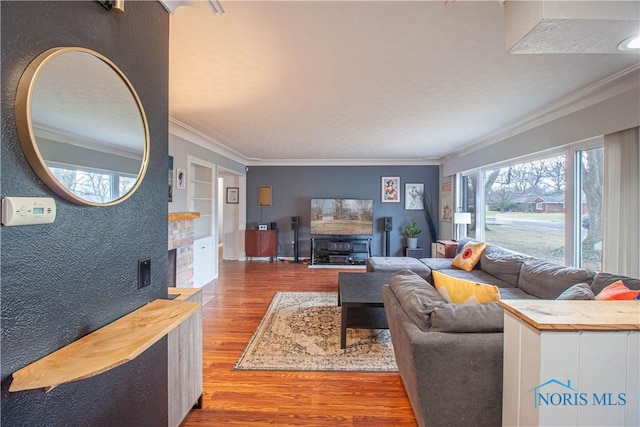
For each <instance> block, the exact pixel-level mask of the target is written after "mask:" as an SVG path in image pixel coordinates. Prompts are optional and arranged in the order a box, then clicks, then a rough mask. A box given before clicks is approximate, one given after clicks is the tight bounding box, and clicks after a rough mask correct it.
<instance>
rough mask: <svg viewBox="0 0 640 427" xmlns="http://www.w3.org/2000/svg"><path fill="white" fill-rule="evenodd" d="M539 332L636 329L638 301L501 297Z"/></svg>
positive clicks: (639, 321) (639, 311) (638, 324)
mask: <svg viewBox="0 0 640 427" xmlns="http://www.w3.org/2000/svg"><path fill="white" fill-rule="evenodd" d="M500 305H501V306H502V307H503V308H504V309H505V310H507V311H508V312H510V313H512V314H513V315H514V316H516V317H518V318H520V319H521V320H522V321H524V322H525V323H527V324H529V325H531V326H532V327H534V328H535V329H538V330H540V331H559V332H561V331H564V332H566V331H577V330H584V331H640V301H555V300H551V301H547V300H540V301H531V300H501V301H500Z"/></svg>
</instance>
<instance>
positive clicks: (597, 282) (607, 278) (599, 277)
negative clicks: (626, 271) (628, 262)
mask: <svg viewBox="0 0 640 427" xmlns="http://www.w3.org/2000/svg"><path fill="white" fill-rule="evenodd" d="M618 280H622V283H624V285H625V286H626V287H627V288H629V289H635V290H636V291H640V279H633V278H631V277H627V276H620V275H617V274H611V273H598V274H596V277H594V278H593V282H592V283H591V289H592V290H593V293H594V294H596V295H598V294H599V293H600V292H602V290H603V289H604V288H606V287H607V286H609V285H610V284H612V283H614V282H617V281H618Z"/></svg>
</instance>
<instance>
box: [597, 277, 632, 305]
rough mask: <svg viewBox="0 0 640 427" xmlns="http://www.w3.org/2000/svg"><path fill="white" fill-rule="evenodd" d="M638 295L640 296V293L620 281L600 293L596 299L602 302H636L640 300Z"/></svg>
mask: <svg viewBox="0 0 640 427" xmlns="http://www.w3.org/2000/svg"><path fill="white" fill-rule="evenodd" d="M638 295H640V291H634V290H633V289H629V288H627V287H626V286H625V285H624V283H622V280H618V281H617V282H613V283H612V284H610V285H609V286H607V287H606V288H604V289H603V290H602V291H600V293H599V294H598V295H596V299H597V300H601V301H607V300H634V299H636V298H638Z"/></svg>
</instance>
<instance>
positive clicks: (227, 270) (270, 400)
mask: <svg viewBox="0 0 640 427" xmlns="http://www.w3.org/2000/svg"><path fill="white" fill-rule="evenodd" d="M339 271H341V270H337V269H309V268H308V266H307V265H306V264H293V263H289V262H267V261H250V262H240V261H223V262H222V263H221V264H220V271H219V278H218V279H217V280H216V281H215V282H213V284H210V285H207V288H209V289H206V292H205V295H204V299H205V300H206V299H207V298H209V297H211V296H212V298H211V299H210V300H209V302H207V303H206V304H205V305H204V306H203V313H202V317H203V318H202V324H203V341H204V342H203V350H204V354H203V363H204V369H203V375H204V402H203V408H202V409H199V410H192V411H191V412H190V413H189V415H187V417H186V418H185V420H184V422H183V423H182V426H183V427H202V426H227V425H228V426H260V425H278V426H294V425H295V426H328V425H331V426H368V427H370V426H415V425H416V422H415V418H414V416H413V412H412V410H411V406H410V405H409V400H408V398H407V395H406V393H405V391H404V387H403V386H402V381H401V379H400V376H399V375H398V374H397V373H348V372H255V371H233V370H232V367H233V365H234V363H235V362H236V360H237V359H238V357H239V356H240V354H241V353H242V351H243V350H244V347H245V345H246V344H247V342H248V341H249V339H250V338H251V336H252V335H253V332H254V331H255V329H256V327H257V326H258V324H259V323H260V320H261V319H262V316H263V315H264V313H265V312H266V310H267V307H268V306H269V303H270V302H271V299H272V298H273V296H274V294H275V293H276V292H278V291H320V292H322V291H337V286H338V272H339ZM342 271H353V270H342Z"/></svg>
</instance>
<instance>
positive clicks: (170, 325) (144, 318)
mask: <svg viewBox="0 0 640 427" xmlns="http://www.w3.org/2000/svg"><path fill="white" fill-rule="evenodd" d="M200 307H201V305H200V304H199V303H195V302H186V301H169V300H164V299H157V300H154V301H152V302H150V303H149V304H146V305H144V306H142V307H140V308H139V309H137V310H135V311H133V312H131V313H129V314H127V315H125V316H123V317H121V318H120V319H117V320H115V321H113V322H112V323H110V324H108V325H106V326H104V327H102V328H100V329H98V330H96V331H94V332H92V333H90V334H89V335H86V336H84V337H82V338H80V339H78V340H76V341H74V342H72V343H71V344H69V345H67V346H65V347H63V348H61V349H59V350H57V351H55V352H53V353H51V354H50V355H48V356H45V357H43V358H42V359H40V360H37V361H35V362H33V363H31V364H30V365H27V366H25V367H24V368H22V369H20V370H18V371H16V372H14V373H13V381H12V383H11V385H10V386H9V391H12V392H13V391H22V390H32V389H37V388H44V389H45V391H49V390H51V389H52V388H54V387H56V386H57V385H59V384H64V383H68V382H71V381H76V380H81V379H85V378H90V377H92V376H94V375H98V374H100V373H102V372H106V371H108V370H110V369H113V368H115V367H117V366H120V365H122V364H124V363H126V362H129V361H131V360H133V359H135V358H136V357H137V356H138V355H140V354H141V353H142V352H143V351H145V350H146V349H148V348H149V347H151V346H152V345H153V344H155V343H156V342H157V341H158V340H160V339H161V338H162V337H164V336H165V335H166V334H167V333H169V332H170V331H171V330H172V329H174V328H175V327H176V326H178V325H179V324H180V323H182V322H183V321H184V320H185V319H187V318H188V317H189V316H191V314H193V313H195V312H196V311H198V309H200Z"/></svg>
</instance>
